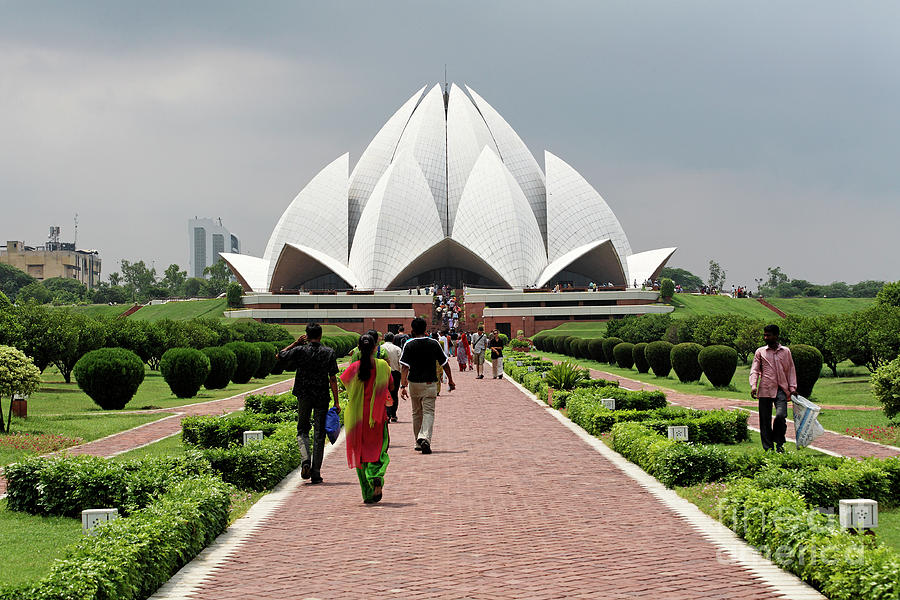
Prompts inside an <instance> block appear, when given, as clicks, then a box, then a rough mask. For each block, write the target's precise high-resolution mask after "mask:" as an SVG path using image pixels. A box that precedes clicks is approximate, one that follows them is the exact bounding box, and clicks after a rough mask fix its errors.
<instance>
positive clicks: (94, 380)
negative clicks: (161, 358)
mask: <svg viewBox="0 0 900 600" xmlns="http://www.w3.org/2000/svg"><path fill="white" fill-rule="evenodd" d="M72 374H73V375H75V380H76V381H77V382H78V387H80V388H81V389H82V390H83V391H84V393H85V394H87V395H88V396H90V398H91V400H93V401H94V402H96V403H97V405H98V406H99V407H100V408H102V409H104V410H119V409H122V408H125V405H126V404H128V402H129V400H131V399H132V398H133V397H134V395H135V394H136V393H137V390H138V388H139V387H140V385H141V382H143V381H144V363H143V362H142V361H141V359H140V357H139V356H138V355H137V354H135V353H134V352H132V351H130V350H125V349H124V348H100V349H99V350H93V351H91V352H88V353H87V354H85V355H84V356H82V357H81V358H80V359H78V362H77V363H75V367H74V369H73V370H72Z"/></svg>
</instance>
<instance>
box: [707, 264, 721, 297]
mask: <svg viewBox="0 0 900 600" xmlns="http://www.w3.org/2000/svg"><path fill="white" fill-rule="evenodd" d="M707 284H708V285H709V287H710V289H717V290H721V289H722V287H723V286H724V285H725V270H724V269H723V268H722V267H721V266H720V265H719V263H717V262H716V261H714V260H710V261H709V280H708V281H707Z"/></svg>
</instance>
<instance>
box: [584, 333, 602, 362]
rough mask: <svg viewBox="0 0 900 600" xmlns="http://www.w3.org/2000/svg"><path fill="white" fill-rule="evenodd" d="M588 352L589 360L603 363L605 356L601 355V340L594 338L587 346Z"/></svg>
mask: <svg viewBox="0 0 900 600" xmlns="http://www.w3.org/2000/svg"><path fill="white" fill-rule="evenodd" d="M588 350H589V351H590V353H591V359H592V360H596V361H597V362H605V361H606V355H605V354H604V353H603V338H595V339H593V340H591V341H590V343H589V344H588Z"/></svg>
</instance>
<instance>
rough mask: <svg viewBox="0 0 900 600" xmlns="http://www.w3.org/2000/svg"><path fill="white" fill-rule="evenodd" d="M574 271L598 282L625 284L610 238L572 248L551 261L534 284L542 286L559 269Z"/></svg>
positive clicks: (623, 273) (620, 265)
mask: <svg viewBox="0 0 900 600" xmlns="http://www.w3.org/2000/svg"><path fill="white" fill-rule="evenodd" d="M565 270H568V271H575V272H576V273H581V274H582V275H585V276H586V277H589V278H590V279H592V280H593V281H595V282H596V283H598V284H605V283H606V282H612V283H613V284H615V285H625V271H624V269H623V268H622V260H621V259H620V258H619V255H618V254H617V253H616V249H615V246H614V245H613V243H612V241H611V240H596V241H593V242H588V243H587V244H584V245H583V246H579V247H577V248H573V249H572V250H569V251H568V252H566V253H565V254H563V255H561V256H559V257H558V258H556V260H554V261H552V262H551V263H550V264H549V265H547V268H546V269H544V272H543V273H541V275H540V277H538V279H537V282H536V284H535V285H537V287H544V285H546V284H547V283H548V282H549V281H551V280H552V279H553V277H554V276H556V275H557V274H558V273H559V272H560V271H565Z"/></svg>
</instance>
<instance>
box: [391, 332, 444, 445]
mask: <svg viewBox="0 0 900 600" xmlns="http://www.w3.org/2000/svg"><path fill="white" fill-rule="evenodd" d="M425 328H426V323H425V319H422V318H420V317H416V318H415V319H413V322H412V338H411V339H410V340H409V341H407V342H406V344H405V345H404V346H403V354H402V355H401V356H400V397H401V398H403V399H404V400H405V399H407V398H409V399H410V400H411V404H412V421H413V434H414V435H415V437H416V450H418V451H420V452H421V453H422V454H431V434H432V430H433V428H434V404H435V400H436V398H437V385H436V380H437V373H436V372H435V368H434V365H435V361H437V363H438V364H440V365H441V366H442V367H443V369H444V373H446V374H447V381H448V385H447V387H448V388H449V390H450V391H451V392H452V391H453V390H454V389H456V384H455V383H453V374H452V373H451V372H450V363H449V360H448V359H447V355H446V354H444V349H443V348H441V345H440V343H438V341H437V340H435V339H432V338H429V337H427V336H426V335H425Z"/></svg>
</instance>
